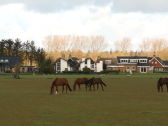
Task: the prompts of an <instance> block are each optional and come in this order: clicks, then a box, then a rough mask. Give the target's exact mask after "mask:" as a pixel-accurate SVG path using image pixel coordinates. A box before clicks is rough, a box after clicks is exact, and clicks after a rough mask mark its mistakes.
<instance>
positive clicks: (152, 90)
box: [0, 78, 168, 126]
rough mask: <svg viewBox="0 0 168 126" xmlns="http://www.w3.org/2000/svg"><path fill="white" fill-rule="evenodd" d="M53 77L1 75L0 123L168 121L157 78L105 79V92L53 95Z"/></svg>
mask: <svg viewBox="0 0 168 126" xmlns="http://www.w3.org/2000/svg"><path fill="white" fill-rule="evenodd" d="M52 80H53V79H40V78H36V79H26V78H25V79H18V80H15V79H0V126H167V125H168V121H167V117H168V100H167V99H168V93H167V92H164V93H157V91H156V81H157V79H154V78H120V79H118V78H104V79H103V80H104V81H105V83H107V85H108V87H106V88H105V91H104V92H102V91H101V90H99V91H95V92H94V91H92V92H85V91H84V87H83V88H82V90H81V91H76V92H71V93H68V94H58V95H52V96H51V95H49V89H50V85H51V82H52ZM68 80H69V82H70V84H71V86H72V85H73V82H74V78H69V79H68Z"/></svg>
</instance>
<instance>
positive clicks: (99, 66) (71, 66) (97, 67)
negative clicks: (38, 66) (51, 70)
mask: <svg viewBox="0 0 168 126" xmlns="http://www.w3.org/2000/svg"><path fill="white" fill-rule="evenodd" d="M85 67H87V68H89V69H90V70H92V71H94V72H101V71H103V61H101V60H99V61H97V62H94V61H93V60H92V59H91V58H82V60H81V61H79V60H78V59H77V58H70V59H68V60H65V59H62V58H59V59H57V60H56V62H55V70H56V73H62V72H63V71H65V70H68V71H74V70H80V71H83V68H85Z"/></svg>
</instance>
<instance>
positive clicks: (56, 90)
mask: <svg viewBox="0 0 168 126" xmlns="http://www.w3.org/2000/svg"><path fill="white" fill-rule="evenodd" d="M55 87H56V89H55V94H58V87H57V86H55Z"/></svg>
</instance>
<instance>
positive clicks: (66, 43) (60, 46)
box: [44, 35, 71, 52]
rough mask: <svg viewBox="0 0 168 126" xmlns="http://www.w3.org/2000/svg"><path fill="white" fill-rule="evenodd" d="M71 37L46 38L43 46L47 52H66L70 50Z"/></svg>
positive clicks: (56, 36) (55, 36)
mask: <svg viewBox="0 0 168 126" xmlns="http://www.w3.org/2000/svg"><path fill="white" fill-rule="evenodd" d="M70 38H71V36H59V35H54V36H47V37H46V38H45V40H44V45H45V47H46V49H47V51H58V52H59V51H66V50H68V49H69V48H70V42H71V41H70Z"/></svg>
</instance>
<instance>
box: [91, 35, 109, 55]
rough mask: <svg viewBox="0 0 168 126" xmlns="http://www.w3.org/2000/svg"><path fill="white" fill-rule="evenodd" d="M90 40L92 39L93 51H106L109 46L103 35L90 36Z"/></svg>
mask: <svg viewBox="0 0 168 126" xmlns="http://www.w3.org/2000/svg"><path fill="white" fill-rule="evenodd" d="M89 41H90V46H89V47H90V51H91V52H101V51H104V50H105V49H106V48H107V46H108V44H107V42H106V41H105V39H104V37H103V36H91V37H90V38H89Z"/></svg>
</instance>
